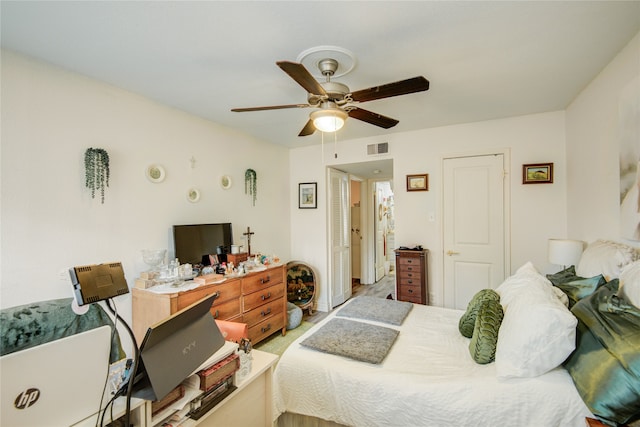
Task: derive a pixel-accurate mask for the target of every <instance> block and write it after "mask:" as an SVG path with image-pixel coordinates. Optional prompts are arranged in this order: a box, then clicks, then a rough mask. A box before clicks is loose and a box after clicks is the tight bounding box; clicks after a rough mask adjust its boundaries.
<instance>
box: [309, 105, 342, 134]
mask: <svg viewBox="0 0 640 427" xmlns="http://www.w3.org/2000/svg"><path fill="white" fill-rule="evenodd" d="M309 118H310V119H311V120H312V121H313V125H314V126H315V128H316V129H317V130H319V131H321V132H336V131H338V130H340V129H341V128H342V126H344V122H345V121H346V120H347V113H346V112H344V111H343V110H341V109H339V108H327V109H324V110H320V111H314V112H313V113H311V114H310V115H309Z"/></svg>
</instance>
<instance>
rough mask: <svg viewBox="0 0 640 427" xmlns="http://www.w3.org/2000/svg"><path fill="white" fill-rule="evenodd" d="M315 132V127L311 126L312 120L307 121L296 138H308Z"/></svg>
mask: <svg viewBox="0 0 640 427" xmlns="http://www.w3.org/2000/svg"><path fill="white" fill-rule="evenodd" d="M315 131H316V127H315V126H314V125H313V120H309V121H308V122H307V124H306V125H304V127H303V128H302V130H301V131H300V133H299V134H298V136H309V135H312V134H313V133H314V132H315Z"/></svg>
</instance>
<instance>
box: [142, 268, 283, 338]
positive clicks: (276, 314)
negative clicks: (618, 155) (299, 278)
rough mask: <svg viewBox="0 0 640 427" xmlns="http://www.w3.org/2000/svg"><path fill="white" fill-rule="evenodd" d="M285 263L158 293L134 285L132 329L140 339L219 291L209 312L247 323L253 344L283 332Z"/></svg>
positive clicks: (219, 317) (216, 316) (226, 318)
mask: <svg viewBox="0 0 640 427" xmlns="http://www.w3.org/2000/svg"><path fill="white" fill-rule="evenodd" d="M285 275H286V268H285V266H284V265H279V266H276V267H271V268H268V269H267V270H264V271H260V272H256V273H249V274H247V275H245V276H242V277H237V278H229V279H227V280H226V281H225V282H223V283H220V284H217V285H216V284H213V285H203V286H199V287H198V288H195V289H191V290H188V291H182V292H175V293H171V294H159V293H155V292H153V291H151V290H149V289H138V288H133V289H132V290H131V292H132V300H133V302H132V305H133V312H132V317H133V332H134V335H135V337H136V341H138V344H141V343H142V339H143V338H144V335H145V333H146V332H147V328H148V327H149V326H151V325H153V324H154V323H157V322H159V321H160V320H163V319H165V318H167V317H169V316H170V315H172V314H173V313H175V312H176V311H179V310H182V309H183V308H185V307H187V306H189V305H191V304H193V303H194V302H196V301H199V300H201V299H202V298H204V297H206V296H208V295H211V294H213V293H215V292H217V293H218V298H216V300H215V302H214V303H213V305H212V306H211V314H212V315H213V317H214V318H216V319H220V320H229V321H232V322H243V323H246V324H247V326H248V327H249V338H250V339H251V342H252V343H253V344H256V343H258V342H259V341H261V340H263V339H264V338H266V337H268V336H269V335H271V334H273V333H274V332H276V331H277V330H278V329H280V330H281V331H282V334H283V335H284V334H285V333H286V326H287V318H286V317H287V297H286V292H285V282H286V280H285Z"/></svg>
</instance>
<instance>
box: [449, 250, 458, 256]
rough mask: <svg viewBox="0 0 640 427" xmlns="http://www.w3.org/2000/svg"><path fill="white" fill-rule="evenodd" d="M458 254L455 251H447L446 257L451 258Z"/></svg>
mask: <svg viewBox="0 0 640 427" xmlns="http://www.w3.org/2000/svg"><path fill="white" fill-rule="evenodd" d="M459 253H460V252H456V251H451V250H449V251H447V255H449V256H452V255H458V254H459Z"/></svg>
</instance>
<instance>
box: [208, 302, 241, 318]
mask: <svg viewBox="0 0 640 427" xmlns="http://www.w3.org/2000/svg"><path fill="white" fill-rule="evenodd" d="M211 314H212V315H213V318H214V319H220V320H230V319H233V318H234V317H236V316H239V315H240V314H242V312H241V311H240V299H239V298H236V299H232V300H230V301H226V302H222V303H217V302H215V303H213V305H212V306H211Z"/></svg>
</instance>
